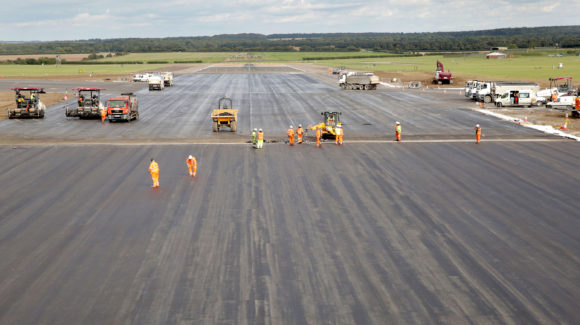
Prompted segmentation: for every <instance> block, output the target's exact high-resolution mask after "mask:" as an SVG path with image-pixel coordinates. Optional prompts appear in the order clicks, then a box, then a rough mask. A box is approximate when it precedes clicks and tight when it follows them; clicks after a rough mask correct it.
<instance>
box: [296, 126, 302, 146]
mask: <svg viewBox="0 0 580 325" xmlns="http://www.w3.org/2000/svg"><path fill="white" fill-rule="evenodd" d="M296 135H297V136H298V144H301V143H302V136H303V135H304V129H302V124H298V128H297V129H296Z"/></svg>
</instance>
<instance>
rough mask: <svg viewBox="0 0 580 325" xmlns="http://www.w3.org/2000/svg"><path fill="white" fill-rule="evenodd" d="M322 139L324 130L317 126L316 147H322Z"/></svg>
mask: <svg viewBox="0 0 580 325" xmlns="http://www.w3.org/2000/svg"><path fill="white" fill-rule="evenodd" d="M321 138H322V129H321V128H320V126H317V127H316V147H320V146H322V143H321V142H320V139H321Z"/></svg>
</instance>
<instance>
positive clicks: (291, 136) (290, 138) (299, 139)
mask: <svg viewBox="0 0 580 325" xmlns="http://www.w3.org/2000/svg"><path fill="white" fill-rule="evenodd" d="M286 134H287V135H288V144H289V145H291V146H293V145H294V134H296V138H297V142H298V144H302V140H303V137H304V129H303V128H302V124H298V128H297V129H296V132H294V127H293V126H292V125H290V128H289V129H288V131H286Z"/></svg>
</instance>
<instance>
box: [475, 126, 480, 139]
mask: <svg viewBox="0 0 580 325" xmlns="http://www.w3.org/2000/svg"><path fill="white" fill-rule="evenodd" d="M480 141H481V127H480V126H479V124H476V125H475V143H479V142H480Z"/></svg>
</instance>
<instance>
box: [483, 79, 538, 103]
mask: <svg viewBox="0 0 580 325" xmlns="http://www.w3.org/2000/svg"><path fill="white" fill-rule="evenodd" d="M522 90H533V91H535V92H538V91H539V90H540V86H539V85H538V84H537V83H535V82H526V81H482V82H480V83H479V84H478V86H477V91H476V96H475V97H476V98H475V99H476V100H477V101H479V102H485V103H493V102H495V99H496V98H498V97H500V96H503V95H504V94H505V93H509V92H511V91H522Z"/></svg>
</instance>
